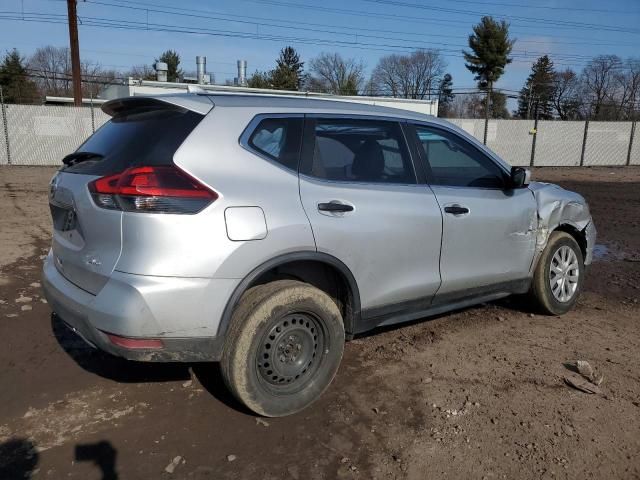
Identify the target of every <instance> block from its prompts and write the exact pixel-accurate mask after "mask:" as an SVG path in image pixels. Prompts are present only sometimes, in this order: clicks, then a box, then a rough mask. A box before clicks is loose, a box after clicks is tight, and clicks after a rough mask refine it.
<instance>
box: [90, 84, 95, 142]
mask: <svg viewBox="0 0 640 480" xmlns="http://www.w3.org/2000/svg"><path fill="white" fill-rule="evenodd" d="M89 107H90V108H91V132H92V133H96V117H95V115H94V113H93V92H89Z"/></svg>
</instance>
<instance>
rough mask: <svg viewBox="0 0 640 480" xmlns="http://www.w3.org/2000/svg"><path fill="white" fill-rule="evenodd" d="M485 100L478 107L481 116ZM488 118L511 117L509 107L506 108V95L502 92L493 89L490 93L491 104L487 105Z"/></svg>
mask: <svg viewBox="0 0 640 480" xmlns="http://www.w3.org/2000/svg"><path fill="white" fill-rule="evenodd" d="M485 105H486V103H485V102H482V107H481V108H480V111H481V114H482V115H481V116H482V117H484V116H485V113H484V109H485ZM489 117H490V118H511V115H510V114H509V109H508V108H507V96H506V95H505V94H504V93H501V92H496V91H494V92H493V93H492V94H491V106H490V107H489Z"/></svg>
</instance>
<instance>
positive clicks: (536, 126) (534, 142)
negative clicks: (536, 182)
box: [529, 102, 539, 167]
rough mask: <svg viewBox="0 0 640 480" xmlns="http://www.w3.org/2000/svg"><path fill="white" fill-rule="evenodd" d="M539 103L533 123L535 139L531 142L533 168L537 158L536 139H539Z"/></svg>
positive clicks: (531, 164) (531, 165) (530, 164)
mask: <svg viewBox="0 0 640 480" xmlns="http://www.w3.org/2000/svg"><path fill="white" fill-rule="evenodd" d="M538 116H539V115H538V103H537V102H536V118H535V120H534V123H533V139H532V140H531V161H530V162H529V166H530V167H533V162H534V159H535V157H536V138H538Z"/></svg>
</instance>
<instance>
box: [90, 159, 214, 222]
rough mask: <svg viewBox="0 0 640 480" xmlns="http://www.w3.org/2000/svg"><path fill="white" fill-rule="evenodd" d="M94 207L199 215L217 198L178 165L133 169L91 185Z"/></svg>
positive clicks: (96, 181) (95, 181)
mask: <svg viewBox="0 0 640 480" xmlns="http://www.w3.org/2000/svg"><path fill="white" fill-rule="evenodd" d="M89 192H91V197H92V198H93V201H94V202H95V204H96V205H97V206H99V207H102V208H107V209H110V210H123V211H125V212H146V213H197V212H199V211H200V210H202V209H203V208H205V207H206V206H207V205H209V204H210V203H211V202H213V201H215V200H216V199H217V198H218V195H217V194H216V192H214V191H213V190H210V189H209V188H207V187H206V186H204V185H203V184H202V183H200V182H199V181H198V180H196V179H195V178H193V177H191V176H190V175H188V174H187V173H185V172H184V171H182V170H180V169H179V168H178V167H176V166H175V165H167V166H156V167H153V166H148V167H132V168H129V169H127V170H125V171H124V172H122V173H117V174H115V175H108V176H106V177H102V178H99V179H97V180H94V181H93V182H91V183H89Z"/></svg>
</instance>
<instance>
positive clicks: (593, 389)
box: [564, 375, 602, 394]
mask: <svg viewBox="0 0 640 480" xmlns="http://www.w3.org/2000/svg"><path fill="white" fill-rule="evenodd" d="M564 381H565V383H566V384H567V385H569V386H570V387H573V388H575V389H576V390H580V391H581V392H584V393H590V394H601V393H602V390H601V389H600V387H598V386H597V385H594V384H593V383H591V382H589V381H588V380H585V379H583V378H580V377H578V376H577V375H574V376H571V377H564Z"/></svg>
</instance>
